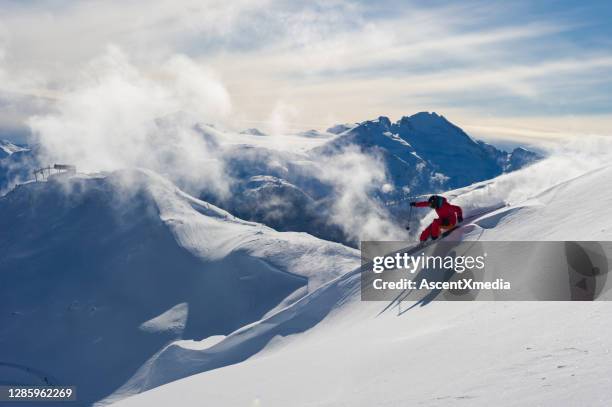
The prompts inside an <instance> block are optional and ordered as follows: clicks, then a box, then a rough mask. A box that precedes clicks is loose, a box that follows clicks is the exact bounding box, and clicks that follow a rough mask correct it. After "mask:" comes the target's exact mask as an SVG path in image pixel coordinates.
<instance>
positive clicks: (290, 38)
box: [0, 0, 612, 135]
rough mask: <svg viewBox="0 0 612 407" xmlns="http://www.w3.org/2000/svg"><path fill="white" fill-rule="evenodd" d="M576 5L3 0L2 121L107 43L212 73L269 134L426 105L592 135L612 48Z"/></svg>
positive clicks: (140, 58)
mask: <svg viewBox="0 0 612 407" xmlns="http://www.w3.org/2000/svg"><path fill="white" fill-rule="evenodd" d="M578 8H579V3H575V4H572V2H562V3H559V9H558V10H554V9H551V8H548V9H547V10H545V11H546V12H543V11H542V10H540V9H538V7H537V5H534V4H531V3H528V2H513V3H505V4H504V3H490V2H480V1H472V2H464V3H461V4H457V3H446V4H445V3H435V5H432V4H429V5H424V3H418V4H417V2H415V3H408V2H394V1H390V0H389V1H385V2H371V3H370V2H358V1H315V2H306V3H298V2H292V1H283V0H267V1H259V2H253V1H247V0H245V1H231V2H227V1H221V0H208V1H195V0H193V1H192V0H186V1H182V2H180V3H177V2H173V1H169V0H153V1H152V2H149V3H148V4H147V5H146V6H143V3H141V2H136V1H90V2H81V3H74V2H67V1H65V2H64V1H39V2H35V3H20V2H15V3H7V4H6V5H3V18H2V22H1V23H0V49H1V50H2V54H3V55H4V58H0V97H2V98H3V99H8V98H11V97H12V95H21V98H13V100H14V102H13V105H12V106H13V107H12V108H11V109H12V110H11V112H10V114H9V113H7V111H6V108H0V109H3V111H2V113H0V120H2V123H0V126H6V125H7V123H8V121H11V123H12V124H11V125H12V126H14V125H15V123H18V122H19V121H20V120H21V121H25V120H27V117H28V116H29V115H30V114H31V112H32V106H31V104H32V100H35V99H36V98H38V101H37V102H36V103H38V104H39V105H47V106H48V108H49V109H52V108H53V106H54V105H55V103H56V101H57V100H59V99H61V98H63V97H64V96H65V95H66V94H69V92H70V89H71V87H72V86H73V84H74V82H75V80H78V78H76V77H77V76H78V75H81V73H80V72H83V65H84V64H85V65H86V64H87V63H88V61H91V60H92V59H95V58H96V57H97V56H98V55H101V54H104V52H105V50H106V49H107V46H108V44H114V45H115V46H116V47H118V48H119V49H121V50H123V52H125V53H126V54H128V55H129V56H130V61H132V63H133V64H134V65H135V66H137V67H138V69H139V72H141V74H142V75H144V76H146V77H148V78H151V80H153V82H155V80H163V73H160V72H159V71H160V69H159V67H160V66H161V65H163V64H164V63H165V61H168V60H169V59H171V58H173V55H176V54H183V55H185V56H186V57H188V58H189V59H190V60H191V61H195V63H197V64H198V65H199V66H200V68H201V69H204V70H208V71H209V72H211V75H216V76H217V77H218V79H219V81H220V82H222V83H223V85H224V86H225V87H226V88H227V90H228V92H229V96H230V97H231V100H232V103H231V105H232V108H233V110H232V114H231V116H230V117H231V119H230V121H231V122H233V123H234V124H235V125H236V126H241V125H243V124H246V123H253V122H266V123H268V124H269V127H271V128H274V127H275V126H276V128H275V129H276V130H277V131H278V129H279V128H280V127H279V123H281V122H282V126H281V127H283V128H284V129H292V130H293V129H295V128H304V127H323V126H325V125H329V124H332V122H334V121H342V122H347V121H357V120H363V119H365V118H369V117H373V116H376V115H379V114H386V115H390V116H395V117H397V116H399V115H402V114H409V113H412V112H414V111H419V110H437V111H440V112H441V113H446V114H448V113H449V112H450V113H451V114H452V116H453V119H454V120H455V121H456V122H457V123H458V124H459V125H461V124H462V122H466V123H467V122H469V123H470V124H471V125H474V123H475V122H478V120H479V118H480V119H482V120H485V119H486V120H487V121H488V122H490V121H491V118H493V119H494V118H496V117H497V118H499V119H500V123H501V122H507V121H506V120H504V117H513V118H516V117H531V116H534V115H537V116H538V117H540V119H541V121H540V124H542V125H543V126H546V120H549V124H550V125H551V126H552V127H554V123H555V122H556V121H558V120H562V119H563V118H564V117H566V116H568V115H572V116H573V117H574V120H577V119H576V118H579V117H584V118H585V119H584V121H583V122H582V124H581V125H582V126H583V127H584V132H585V133H589V132H599V131H600V130H601V126H599V127H597V128H595V127H593V126H592V122H590V121H589V120H588V117H589V116H593V115H595V114H597V115H599V116H600V117H602V116H608V117H610V116H612V97H611V96H609V94H608V93H607V92H605V90H604V89H605V87H606V86H610V85H611V84H612V74H611V72H612V69H610V68H611V67H612V55H611V53H610V51H609V50H610V46H611V45H612V44H610V40H609V37H610V36H609V34H610V33H609V32H608V29H607V28H605V27H606V25H604V24H603V22H605V20H606V16H605V15H602V13H601V12H598V13H597V14H593V15H589V14H588V13H587V14H585V13H584V12H582V11H581V12H578V11H576V10H578ZM580 10H582V9H580ZM575 11H576V12H575ZM75 78H76V79H75ZM24 95H28V96H27V97H24ZM279 106H284V107H283V108H282V109H281V108H280V107H279ZM287 106H290V109H289V108H287ZM20 109H21V110H22V112H21V113H20ZM281 110H282V112H281ZM280 113H282V115H281V114H280ZM289 113H290V114H289ZM20 114H21V116H20ZM9 116H10V118H9ZM281 116H282V120H280V119H279V118H280V117H281ZM609 122H612V120H610V121H609ZM303 124H308V126H303ZM317 124H318V125H319V126H311V125H317ZM476 126H477V124H476ZM501 127H504V126H501V125H499V124H498V125H496V124H495V123H493V124H491V123H489V124H487V125H485V126H481V128H480V130H481V131H485V132H486V131H487V130H484V129H486V128H489V129H491V131H495V130H497V129H499V128H501ZM518 128H520V126H519V127H517V129H518ZM604 130H605V129H604ZM553 132H554V130H553ZM511 133H512V132H511V131H510V132H506V133H505V134H511ZM490 135H495V134H490Z"/></svg>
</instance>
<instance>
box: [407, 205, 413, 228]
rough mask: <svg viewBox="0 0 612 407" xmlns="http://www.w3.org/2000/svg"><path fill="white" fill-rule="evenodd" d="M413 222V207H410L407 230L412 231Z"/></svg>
mask: <svg viewBox="0 0 612 407" xmlns="http://www.w3.org/2000/svg"><path fill="white" fill-rule="evenodd" d="M411 220H412V205H410V209H409V210H408V225H407V226H406V230H410V221H411Z"/></svg>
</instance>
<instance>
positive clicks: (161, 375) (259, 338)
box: [101, 166, 612, 407]
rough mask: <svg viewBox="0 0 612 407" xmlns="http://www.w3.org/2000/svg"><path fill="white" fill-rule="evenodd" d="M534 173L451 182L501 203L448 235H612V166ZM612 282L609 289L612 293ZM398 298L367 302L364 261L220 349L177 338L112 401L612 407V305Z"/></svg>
mask: <svg viewBox="0 0 612 407" xmlns="http://www.w3.org/2000/svg"><path fill="white" fill-rule="evenodd" d="M540 170H541V168H540ZM523 171H525V170H523ZM532 171H538V168H537V167H536V168H535V170H532ZM526 175H529V172H527V173H524V172H520V171H519V173H518V174H514V175H506V176H502V177H499V178H496V179H494V180H492V181H487V182H484V183H480V184H475V185H473V186H471V187H467V188H463V189H460V190H457V191H452V193H451V195H452V198H453V201H456V202H459V203H460V204H461V205H463V206H465V207H466V210H467V212H468V213H471V214H472V215H473V214H476V206H477V204H478V202H480V203H485V204H487V203H488V204H490V205H491V207H492V208H494V207H495V206H496V205H499V204H500V203H501V204H503V205H504V206H503V207H501V208H499V209H497V210H490V211H488V212H487V213H485V214H483V215H482V216H475V217H474V218H473V219H472V220H471V222H469V224H468V225H466V226H464V227H463V228H462V229H461V230H458V231H456V232H454V233H453V234H452V235H451V236H449V239H451V240H452V239H455V240H460V239H466V240H482V241H488V240H492V241H501V242H504V241H505V242H507V244H508V249H510V245H511V244H512V243H511V241H512V240H524V241H534V240H564V239H568V240H609V239H610V237H612V217H610V216H607V215H606V214H605V208H609V207H610V206H611V205H612V190H611V189H610V188H609V187H608V186H609V185H612V167H609V166H607V167H601V168H596V169H588V170H585V171H584V172H583V173H581V174H577V175H575V176H574V175H572V174H568V177H567V178H568V179H565V180H564V181H563V182H559V183H557V184H556V185H554V186H552V187H550V185H547V186H546V187H544V188H542V189H538V184H537V183H536V185H522V184H521V183H520V181H521V180H522V178H521V177H525V176H526ZM513 177H514V178H513ZM542 177H543V175H542V174H540V179H541V178H542ZM543 184H545V183H543ZM508 185H514V186H516V188H514V189H513V188H508ZM485 198H487V199H488V202H487V199H485ZM607 254H608V258H610V254H611V253H607ZM513 267H514V265H513V264H508V265H507V268H508V270H507V271H512V270H513ZM526 278H528V279H529V278H534V279H537V278H538V276H537V275H535V273H534V275H533V276H532V277H530V276H527V277H526ZM606 284H607V285H606V286H605V287H604V290H603V292H604V294H605V295H602V298H605V299H608V300H609V299H610V291H611V288H612V287H610V283H609V282H608V283H606ZM388 305H389V304H387V303H385V302H369V303H368V302H361V301H360V279H359V272H358V269H356V270H354V271H352V272H350V273H348V274H345V275H343V276H341V277H338V278H337V279H335V280H333V281H330V282H328V283H326V284H324V285H322V286H320V287H319V288H318V289H316V290H314V291H311V292H310V293H309V294H308V295H306V296H305V297H303V298H301V299H299V301H297V302H294V303H292V304H290V305H289V306H287V307H285V308H283V309H280V310H278V312H276V313H274V314H272V315H270V314H268V315H267V316H266V317H265V318H264V319H262V320H261V321H259V322H255V323H252V324H250V325H247V326H245V327H242V328H240V329H239V330H237V331H235V332H233V333H232V334H230V335H228V336H226V337H225V338H223V339H222V340H220V341H218V342H217V341H215V342H214V343H213V344H211V346H207V347H205V346H201V347H197V346H193V344H190V345H189V346H185V344H183V343H180V342H175V343H171V344H169V345H168V346H166V347H165V348H164V349H163V350H162V351H160V352H159V353H157V354H156V355H155V356H154V357H152V358H151V359H150V360H149V361H148V362H147V363H146V364H145V365H143V366H142V367H141V369H140V370H139V371H138V372H137V373H136V375H134V376H133V377H132V378H131V379H130V381H128V382H127V383H126V384H125V385H124V386H123V387H122V388H121V389H120V390H119V391H118V392H117V393H116V394H115V395H113V396H112V397H110V398H108V399H106V400H104V401H103V402H102V403H101V404H106V403H111V402H115V403H114V404H113V405H114V406H119V407H140V406H142V407H144V406H166V405H181V406H201V405H214V406H273V407H276V406H279V407H280V406H283V407H284V406H288V405H290V406H408V405H424V406H447V405H455V404H465V405H470V406H490V405H500V406H525V405H534V406H535V405H537V406H559V405H568V406H586V405H588V406H607V405H609V400H610V398H612V352H611V349H612V324H610V318H609V315H611V312H612V304H611V303H610V302H607V301H595V302H582V303H581V302H552V301H551V302H503V301H500V302H435V301H434V302H430V303H428V304H427V305H426V306H417V307H411V306H412V305H414V304H413V303H408V302H403V303H402V302H399V303H395V304H391V306H390V307H387V306H388ZM381 311H384V312H381ZM147 390H148V391H147ZM140 392H142V393H141V394H138V395H135V396H131V397H127V398H124V397H126V396H130V395H131V394H134V393H140Z"/></svg>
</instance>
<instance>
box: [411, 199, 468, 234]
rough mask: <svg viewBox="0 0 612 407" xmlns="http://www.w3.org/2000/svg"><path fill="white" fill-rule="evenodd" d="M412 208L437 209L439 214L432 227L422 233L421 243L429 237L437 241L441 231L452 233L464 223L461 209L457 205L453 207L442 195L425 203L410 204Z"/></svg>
mask: <svg viewBox="0 0 612 407" xmlns="http://www.w3.org/2000/svg"><path fill="white" fill-rule="evenodd" d="M410 206H416V207H418V208H423V207H426V206H429V207H430V208H433V209H435V210H436V213H437V214H438V217H437V218H436V219H434V220H433V222H431V225H429V226H427V227H426V228H425V230H423V232H421V237H420V238H419V240H420V241H421V242H424V241H426V240H427V239H428V238H429V237H431V240H436V239H437V238H438V237H439V236H440V229H446V232H450V231H451V230H452V229H454V228H455V227H456V226H457V225H458V224H459V223H461V222H463V211H462V210H461V208H460V207H458V206H457V205H451V204H450V203H448V201H447V200H446V198H444V197H443V196H440V195H432V196H430V197H429V199H428V200H427V201H423V202H410ZM446 232H445V233H446Z"/></svg>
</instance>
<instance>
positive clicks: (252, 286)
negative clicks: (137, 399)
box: [0, 171, 358, 405]
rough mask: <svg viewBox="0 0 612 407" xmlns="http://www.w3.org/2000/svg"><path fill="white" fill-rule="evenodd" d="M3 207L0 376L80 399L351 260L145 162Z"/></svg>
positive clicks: (271, 305)
mask: <svg viewBox="0 0 612 407" xmlns="http://www.w3.org/2000/svg"><path fill="white" fill-rule="evenodd" d="M0 213H1V214H2V216H1V217H0V230H2V231H8V233H4V232H3V233H0V309H1V310H3V312H2V313H0V383H15V382H18V383H21V384H31V385H44V384H72V385H76V386H77V387H78V389H79V390H78V391H79V400H80V402H81V403H82V404H80V405H89V404H90V403H92V402H94V401H96V400H99V399H101V398H103V397H105V396H107V395H108V394H110V393H111V392H113V391H115V390H116V389H117V388H118V387H120V386H121V385H122V384H123V383H125V381H126V380H127V379H129V377H130V376H132V375H133V374H134V373H135V372H136V370H137V369H138V368H139V367H140V366H142V364H143V363H144V362H145V361H146V360H147V359H149V358H151V357H152V356H153V355H155V354H156V353H157V352H159V351H160V350H161V349H163V348H164V347H165V345H166V344H167V343H168V342H169V341H175V340H179V339H180V340H201V339H203V338H211V337H222V336H223V335H227V334H229V333H230V332H232V331H235V330H236V329H239V328H240V327H243V326H245V325H248V324H249V323H252V322H254V321H257V320H259V319H260V318H262V317H264V316H265V315H266V314H267V313H269V312H272V311H273V310H274V309H276V308H277V307H280V308H282V307H284V306H287V305H288V304H291V303H292V302H295V301H296V300H298V299H299V298H300V297H302V296H303V295H305V294H307V293H308V292H309V291H313V290H316V288H317V287H319V286H321V285H323V284H325V283H326V282H327V281H330V280H332V279H334V278H336V277H338V276H340V275H343V274H345V273H346V272H348V271H350V270H351V269H353V268H354V267H355V265H356V264H357V262H358V255H357V252H356V251H355V250H353V249H350V248H347V247H344V246H341V245H339V244H337V243H330V242H325V241H321V240H319V239H316V238H314V237H312V236H310V235H307V234H304V233H281V232H277V231H274V230H272V229H270V228H268V227H266V226H263V225H261V224H256V223H251V222H246V221H242V220H240V219H237V218H235V217H234V216H233V215H231V214H229V213H227V212H225V211H223V210H221V209H219V208H217V207H215V206H213V205H210V204H208V203H206V202H203V201H199V200H197V199H195V198H192V197H190V196H189V195H186V194H185V193H183V192H181V191H180V190H179V189H177V188H176V187H175V186H174V185H173V184H171V183H170V182H168V181H166V180H165V179H163V178H161V177H159V176H158V175H155V174H154V173H151V172H144V171H120V172H114V173H110V174H106V175H98V176H84V175H81V176H75V177H69V176H66V175H56V176H51V178H50V180H49V181H48V182H38V183H35V182H30V183H27V184H23V185H20V186H18V187H17V188H15V189H14V190H13V191H11V192H10V193H8V194H7V195H5V196H3V197H1V198H0Z"/></svg>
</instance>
